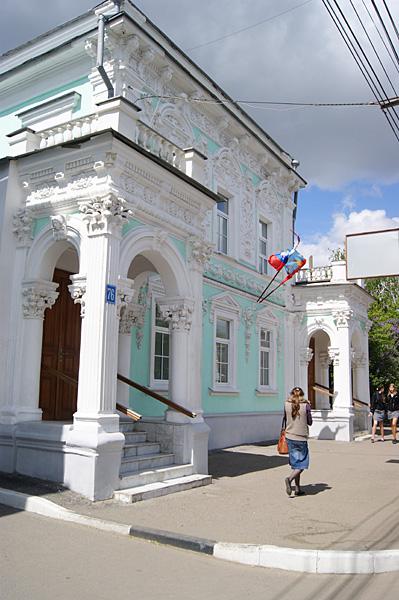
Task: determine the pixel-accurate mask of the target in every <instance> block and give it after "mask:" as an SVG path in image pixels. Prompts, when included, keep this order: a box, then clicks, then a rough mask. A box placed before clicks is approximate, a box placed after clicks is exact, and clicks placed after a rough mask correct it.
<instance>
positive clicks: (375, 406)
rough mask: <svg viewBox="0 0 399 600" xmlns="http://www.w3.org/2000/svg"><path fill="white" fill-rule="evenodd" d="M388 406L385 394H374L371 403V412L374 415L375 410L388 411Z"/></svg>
mask: <svg viewBox="0 0 399 600" xmlns="http://www.w3.org/2000/svg"><path fill="white" fill-rule="evenodd" d="M387 408H388V405H387V403H386V400H385V396H384V394H380V392H374V394H373V395H372V397H371V401H370V412H372V413H373V414H374V411H375V410H384V411H385V410H387Z"/></svg>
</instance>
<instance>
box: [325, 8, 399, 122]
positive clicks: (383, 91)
mask: <svg viewBox="0 0 399 600" xmlns="http://www.w3.org/2000/svg"><path fill="white" fill-rule="evenodd" d="M333 2H334V4H335V5H336V7H337V9H338V11H339V13H340V15H341V17H342V18H343V20H344V22H345V24H346V26H347V28H348V30H349V31H350V33H351V34H352V37H353V39H354V40H355V42H356V45H357V47H358V48H359V50H360V52H361V53H362V55H363V57H364V59H365V61H366V63H367V65H368V67H369V69H370V70H371V72H372V74H373V75H374V78H375V81H377V83H378V86H379V87H380V90H379V92H378V93H379V95H381V92H382V96H383V97H384V96H385V100H388V94H387V93H386V91H385V88H384V86H383V85H382V83H381V80H380V78H379V77H378V75H377V73H376V71H375V69H374V67H373V65H372V64H371V62H370V61H369V59H368V57H367V54H366V53H365V51H364V50H363V48H362V46H361V44H360V42H359V40H358V39H357V37H356V34H355V33H354V31H353V29H352V27H351V26H350V24H349V21H348V19H347V18H346V16H345V14H344V13H343V11H342V9H341V8H340V6H339V4H338V2H337V0H333ZM370 77H371V76H370ZM375 81H374V82H373V83H374V85H375V87H376V88H377V89H378V86H377V84H376V83H375ZM393 112H394V115H395V120H396V121H397V123H398V125H399V115H398V114H397V113H396V111H395V109H393Z"/></svg>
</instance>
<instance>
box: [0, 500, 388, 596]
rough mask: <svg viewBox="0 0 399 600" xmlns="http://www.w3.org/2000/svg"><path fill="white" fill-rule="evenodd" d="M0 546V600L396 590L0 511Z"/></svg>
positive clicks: (359, 578)
mask: <svg viewBox="0 0 399 600" xmlns="http://www.w3.org/2000/svg"><path fill="white" fill-rule="evenodd" d="M287 501H288V498H287ZM394 521H395V519H394V520H393V522H394ZM0 540H1V544H0V600H72V599H73V600H109V599H110V598H127V599H130V598H138V599H140V600H161V599H162V600H169V599H170V600H172V599H173V600H180V599H181V600H183V599H185V598H189V599H190V600H203V599H204V598H207V599H212V600H242V599H243V598H251V600H289V599H291V598H295V600H311V599H312V600H313V599H317V600H375V599H376V598H377V599H378V598H395V597H397V596H398V592H399V577H398V574H397V573H389V574H381V575H309V574H298V573H297V574H294V573H288V572H283V571H279V570H270V569H265V568H259V567H248V566H243V565H238V564H232V563H227V562H224V561H220V560H217V559H215V558H213V557H208V556H206V555H203V554H197V553H192V552H189V551H186V550H180V549H175V548H170V547H167V546H159V545H157V544H154V543H151V542H144V541H138V540H135V539H134V538H130V537H122V536H118V535H116V534H110V533H105V532H102V531H98V530H95V529H90V528H87V527H83V526H80V525H75V524H71V523H65V522H60V521H54V520H52V519H47V518H45V517H40V516H38V515H34V514H31V513H26V512H18V511H15V510H14V509H11V508H9V507H4V506H1V505H0Z"/></svg>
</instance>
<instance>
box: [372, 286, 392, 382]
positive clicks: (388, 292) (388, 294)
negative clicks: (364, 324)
mask: <svg viewBox="0 0 399 600" xmlns="http://www.w3.org/2000/svg"><path fill="white" fill-rule="evenodd" d="M365 287H366V290H367V291H368V292H369V293H370V294H371V295H372V296H373V297H374V298H375V302H373V304H371V306H370V308H369V319H370V320H371V322H372V325H371V329H370V333H369V350H370V383H371V386H372V389H375V387H376V386H377V385H378V384H380V383H383V384H385V385H386V384H389V383H391V382H392V383H395V384H396V385H398V380H399V277H382V278H377V279H369V280H367V282H366V286H365Z"/></svg>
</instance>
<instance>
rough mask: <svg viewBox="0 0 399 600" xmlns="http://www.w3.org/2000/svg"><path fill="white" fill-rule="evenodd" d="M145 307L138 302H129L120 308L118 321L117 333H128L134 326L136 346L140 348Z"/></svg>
mask: <svg viewBox="0 0 399 600" xmlns="http://www.w3.org/2000/svg"><path fill="white" fill-rule="evenodd" d="M146 310H147V307H146V306H143V305H142V304H139V303H138V302H130V303H129V304H127V305H126V306H125V307H124V308H123V309H122V310H121V317H120V321H119V333H121V334H123V335H130V333H131V329H132V327H136V344H137V348H138V349H140V348H141V343H142V340H143V335H142V329H143V326H144V319H145V313H146Z"/></svg>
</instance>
